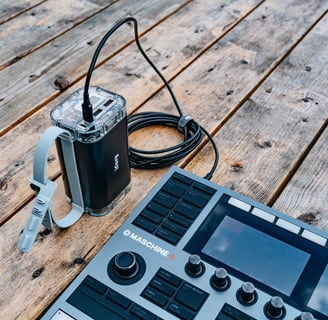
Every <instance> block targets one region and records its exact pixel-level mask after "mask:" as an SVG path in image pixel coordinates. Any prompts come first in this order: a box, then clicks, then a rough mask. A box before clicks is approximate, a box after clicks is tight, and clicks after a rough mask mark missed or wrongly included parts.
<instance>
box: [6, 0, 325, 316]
mask: <svg viewBox="0 0 328 320" xmlns="http://www.w3.org/2000/svg"><path fill="white" fill-rule="evenodd" d="M245 3H246V2H245V1H243V0H231V1H226V2H225V5H224V6H223V7H222V6H221V5H220V6H219V7H220V8H219V7H218V6H217V2H215V1H210V0H206V1H201V0H200V1H192V2H190V3H188V4H187V5H185V6H184V7H183V8H181V9H180V10H178V11H174V14H173V15H171V14H169V13H167V15H169V16H170V17H168V18H165V19H164V18H163V19H162V18H159V17H157V16H156V11H152V12H150V13H148V11H142V12H140V16H142V17H146V18H143V19H145V21H152V23H150V24H149V26H154V24H156V21H157V22H160V23H159V24H158V25H156V26H154V28H152V29H151V30H149V31H148V32H147V33H146V34H145V35H144V36H143V37H142V44H143V45H144V47H145V48H146V49H147V52H148V53H149V54H150V56H151V58H152V59H153V60H154V62H155V63H156V65H158V67H159V68H160V70H162V71H163V72H164V74H165V76H166V77H168V78H169V79H171V84H172V87H173V89H174V91H175V93H176V95H177V97H178V99H179V101H180V104H181V106H182V109H183V110H184V112H185V113H187V114H189V115H191V116H192V117H193V118H194V119H195V120H197V121H198V122H200V123H201V124H202V125H203V126H204V127H206V128H207V129H209V130H210V131H212V132H213V134H215V133H216V134H215V139H216V141H217V143H218V145H219V148H220V151H221V161H220V166H219V169H218V171H217V173H216V174H215V176H214V178H213V181H215V182H218V183H220V184H223V185H226V186H228V187H230V188H232V189H235V190H237V191H240V192H241V193H244V194H247V195H249V196H252V197H253V198H255V199H257V200H259V201H262V202H264V203H267V202H268V201H270V199H271V198H272V197H275V195H276V193H277V190H280V188H281V185H284V184H286V183H287V182H288V180H289V175H290V172H293V170H295V169H296V166H297V165H298V164H299V163H300V159H301V158H303V157H304V153H305V152H309V150H308V149H309V148H308V147H307V146H309V145H310V144H313V140H314V137H315V135H316V133H317V132H318V128H319V127H322V126H323V125H324V123H325V121H326V117H327V108H326V105H327V102H326V93H324V89H325V88H327V83H326V82H327V79H328V78H327V74H326V73H327V68H325V67H322V66H323V65H324V66H325V65H327V63H326V62H327V52H328V51H327V50H326V48H325V44H326V43H327V34H328V33H327V19H326V18H325V19H322V21H321V22H320V23H319V24H318V25H316V26H315V28H313V29H312V27H313V26H314V25H315V24H316V22H317V21H318V20H320V18H321V17H322V15H323V13H325V12H326V11H327V7H328V4H327V2H326V1H323V0H322V1H320V0H319V1H318V0H312V1H303V2H301V1H296V0H295V1H289V2H288V3H282V2H281V1H279V2H278V1H274V0H271V1H269V0H268V1H265V2H264V3H263V4H262V5H260V6H259V7H257V4H258V3H259V2H257V1H251V0H250V1H248V2H247V3H246V4H245ZM118 4H119V2H118ZM205 4H206V5H205ZM131 5H132V2H131ZM255 7H256V10H255V11H254V12H252V13H251V14H250V15H248V13H249V12H250V11H251V10H252V9H253V8H255ZM152 8H154V7H152ZM240 8H242V9H240ZM238 10H239V11H238ZM128 11H129V8H128V7H127V8H126V12H128ZM148 14H149V16H148ZM97 16H98V15H97ZM246 16H247V17H246ZM151 17H153V20H151ZM154 17H155V18H154ZM165 17H166V16H165ZM239 19H240V20H241V21H239ZM191 22H193V23H191ZM80 26H82V24H81V25H80ZM230 28H231V29H230ZM73 30H74V29H72V30H70V31H68V32H67V33H69V32H73ZM259 30H260V32H259ZM309 31H310V32H309ZM90 32H91V31H90ZM307 32H309V34H308V35H307V37H306V38H304V39H303V36H304V35H305V34H306V33H307ZM77 34H78V32H77V33H76V35H77ZM64 36H65V34H63V35H62V37H64ZM80 37H81V35H80ZM67 39H69V38H67ZM93 39H95V38H93ZM163 39H165V40H163ZM58 40H59V39H58ZM56 41H57V40H56ZM70 41H72V40H70ZM300 41H301V42H300ZM66 42H68V40H66ZM299 42H300V43H299ZM303 42H304V44H303ZM295 45H297V47H296V48H295V49H294V50H293V52H292V53H291V54H290V55H289V56H288V57H287V58H286V57H285V56H286V54H287V53H289V51H290V50H291V49H293V48H294V46H295ZM65 46H67V47H65ZM73 47H74V44H73ZM85 47H87V46H85ZM65 48H68V50H72V51H70V52H72V53H73V54H74V57H76V59H81V60H79V63H81V66H82V67H81V70H79V66H78V64H76V65H75V66H72V67H70V66H69V64H68V63H66V64H65V63H64V64H62V65H61V68H62V69H61V70H63V71H65V67H66V68H67V69H69V68H71V69H69V70H70V71H69V73H67V77H72V78H74V79H75V80H74V84H73V85H71V84H72V83H70V87H69V88H68V89H67V90H66V91H63V92H62V91H59V90H58V92H57V93H56V94H53V92H56V91H51V90H50V91H48V92H47V94H46V95H45V96H42V97H40V101H41V103H40V105H41V107H42V108H41V107H40V108H39V109H40V110H38V112H34V113H33V114H32V115H31V116H28V117H27V118H26V119H25V121H23V122H22V123H20V124H19V125H17V126H16V127H15V128H13V129H11V130H9V131H8V132H7V133H6V134H4V135H3V136H2V137H1V138H0V149H1V153H0V157H1V161H0V166H1V167H0V173H1V174H0V177H1V179H2V180H0V186H1V188H0V212H1V219H2V220H1V221H2V223H1V230H0V261H1V265H0V266H1V267H0V292H1V293H2V294H1V296H0V318H9V319H35V318H37V317H39V316H40V315H41V314H42V312H43V310H44V309H45V308H46V307H47V306H48V305H49V303H51V302H52V301H53V300H54V299H56V297H57V296H58V295H59V294H60V293H61V291H62V290H63V289H64V288H65V287H66V286H67V285H68V283H69V282H70V281H71V280H72V279H73V278H74V277H75V276H76V275H77V274H78V273H79V272H80V271H81V270H82V269H83V267H84V266H85V265H86V263H87V262H88V261H90V259H92V257H93V256H94V255H95V254H96V253H97V252H98V251H99V249H100V248H101V247H102V246H103V244H104V243H105V242H106V241H107V240H108V239H109V238H110V236H111V235H112V234H113V233H114V232H115V230H116V229H117V228H118V227H119V226H120V225H121V224H122V222H123V221H124V220H125V219H126V217H127V216H128V215H129V213H130V212H132V211H133V209H134V208H135V207H136V206H137V204H138V203H139V202H140V200H141V199H142V198H143V197H144V196H145V195H146V194H147V192H149V190H150V189H151V188H152V187H153V186H154V185H155V184H156V183H157V182H158V180H159V179H160V178H161V177H162V176H163V174H164V173H165V172H166V169H162V170H156V171H154V170H152V171H138V170H132V188H131V191H130V192H129V194H128V195H127V196H126V197H125V198H124V201H122V202H121V203H120V204H119V205H118V206H117V207H116V208H115V209H114V210H113V211H112V212H111V214H109V215H107V216H105V217H101V218H94V217H90V216H87V215H85V216H83V217H82V219H81V220H79V221H78V222H77V223H76V224H75V225H73V226H72V227H71V228H69V229H65V230H59V229H58V228H55V229H54V231H53V232H51V233H50V234H48V233H47V232H44V230H40V233H39V234H38V236H37V240H36V242H35V244H34V246H33V249H32V253H31V254H28V255H27V254H22V253H21V252H19V251H18V250H17V247H16V246H17V241H18V237H19V234H20V232H21V231H22V229H23V228H24V225H25V223H26V220H27V218H28V216H29V214H30V211H31V206H32V202H30V199H31V198H32V196H33V195H32V192H31V190H30V189H29V187H28V183H27V180H28V178H29V177H30V175H31V169H32V158H33V151H34V148H35V145H36V143H37V140H38V139H39V136H40V134H41V133H42V132H43V131H44V129H45V128H46V127H48V126H49V120H48V119H49V111H50V109H51V108H52V107H53V106H55V105H56V104H58V103H59V102H60V101H62V100H63V99H64V97H66V96H68V95H69V94H70V93H71V92H72V91H74V90H75V89H76V88H77V87H80V86H81V85H82V84H83V80H82V81H78V77H76V76H75V75H74V74H75V72H77V73H78V74H80V75H83V74H84V71H82V69H83V70H84V64H86V61H88V58H82V57H81V56H82V55H80V54H79V53H78V52H76V53H74V52H75V51H74V49H72V48H71V43H66V44H65V43H63V48H62V49H61V54H63V56H65ZM40 50H41V49H40ZM38 51H39V50H38ZM91 51H92V50H90V51H89V52H91ZM48 52H49V51H48ZM33 54H34V53H33ZM106 54H107V56H106V55H104V58H103V59H106V58H110V59H109V60H108V61H106V63H104V64H102V65H101V66H100V67H99V68H97V70H96V71H95V73H94V75H93V81H94V84H97V85H100V86H103V87H105V88H109V89H110V90H113V91H115V92H119V93H121V94H122V95H124V96H125V97H126V99H127V108H128V110H129V112H130V113H131V112H135V111H139V110H140V111H147V110H156V111H165V112H175V110H174V108H173V106H172V102H171V100H170V98H169V96H168V95H167V92H166V90H161V87H162V84H161V82H160V81H159V79H158V78H157V77H156V75H154V72H153V71H152V70H151V69H150V67H149V66H147V64H146V63H144V62H143V61H142V58H140V55H139V53H138V52H137V51H136V48H135V46H134V45H133V44H132V45H131V46H128V47H127V48H126V49H125V50H122V51H120V53H119V55H116V56H113V57H112V56H110V54H108V53H106ZM30 56H32V54H31V55H30ZM39 57H40V56H39ZM66 57H68V56H67V55H66ZM49 59H50V58H49ZM51 59H52V58H51ZM74 59H75V58H74ZM45 60H46V59H45ZM26 61H27V60H26ZM53 61H56V60H53ZM18 63H19V62H17V63H16V65H17V64H18ZM45 63H47V62H45ZM56 63H58V64H60V63H61V62H60V61H57V62H56ZM35 66H36V65H35ZM50 68H52V67H50ZM7 69H8V68H7ZM26 70H27V69H26ZM52 70H54V69H52ZM75 70H79V71H75ZM309 70H310V71H311V72H310V71H309ZM12 72H15V71H14V69H13V71H12ZM29 72H30V71H29ZM16 73H17V70H16ZM72 73H74V74H72ZM28 74H30V73H26V75H28ZM47 77H48V78H47ZM46 79H50V80H51V79H53V78H52V76H50V75H46V76H45V77H44V78H43V79H42V80H43V81H45V80H46ZM35 81H38V79H35ZM75 82H76V83H75ZM39 84H40V85H41V81H40V83H38V85H39ZM36 87H38V86H36ZM32 88H33V87H30V89H29V92H30V93H31V95H34V94H35V93H33V92H32V91H34V90H33V89H32ZM36 90H38V89H36ZM21 92H23V91H21ZM37 92H39V93H40V92H41V91H37ZM41 93H42V92H41ZM27 94H28V92H26V93H24V94H23V96H24V97H25V99H27ZM57 95H58V96H57ZM46 97H48V103H47V104H46V103H45V101H46V100H47V98H46ZM33 99H35V100H33V101H35V102H33V103H36V104H38V103H39V102H38V100H37V99H36V98H35V97H34V98H33ZM22 101H23V100H22ZM21 103H22V102H21ZM27 104H29V106H31V105H32V104H31V102H28V101H27ZM32 108H33V106H32ZM9 110H10V109H9ZM14 112H16V109H15V111H14ZM322 137H324V136H322ZM179 139H181V137H180V136H179V135H177V133H176V131H174V130H173V129H172V130H171V129H167V128H165V129H164V128H162V127H156V128H155V129H154V130H142V131H141V132H137V133H135V134H133V135H132V136H130V137H129V143H130V144H131V145H134V146H138V147H141V148H149V147H153V146H154V147H157V146H159V145H160V146H163V144H166V143H167V144H170V143H174V142H175V141H179ZM319 142H320V141H319ZM320 143H322V142H320ZM319 147H320V144H319V145H318V148H319ZM313 150H315V147H314V148H313ZM323 152H324V151H323ZM310 155H311V152H310V153H309V156H310ZM321 157H322V158H323V157H324V155H323V156H321ZM189 161H191V162H190V163H189V164H188V162H189ZM211 161H212V150H211V148H210V146H208V145H207V146H205V147H204V148H203V149H202V150H201V151H200V152H199V153H198V154H193V156H192V157H190V158H188V159H186V161H183V162H181V163H180V164H179V165H180V166H186V168H187V169H188V170H190V171H193V172H194V173H196V174H199V175H201V176H202V175H204V174H205V173H206V172H207V171H208V169H209V168H210V167H211ZM305 163H306V161H304V164H305ZM8 164H10V166H9V168H7V167H6V166H8ZM58 174H59V171H58V164H57V161H56V155H55V154H52V155H51V156H50V159H49V166H48V175H50V176H51V177H56V176H57V175H58ZM295 177H296V174H295ZM56 181H57V182H58V184H59V188H58V191H57V193H56V196H55V199H54V212H55V213H57V214H62V213H63V212H67V211H68V208H69V206H68V204H67V203H66V200H65V197H64V191H63V186H62V182H61V178H58V179H56ZM291 181H292V180H291ZM282 195H283V194H282ZM298 199H299V200H301V199H302V200H307V198H306V197H301V198H298ZM313 201H315V199H314V200H313ZM277 204H278V202H277ZM301 205H302V204H299V206H301ZM18 208H20V209H18ZM305 208H306V206H305ZM282 209H283V206H282ZM27 297H28V298H27Z"/></svg>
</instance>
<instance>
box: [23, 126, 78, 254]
mask: <svg viewBox="0 0 328 320" xmlns="http://www.w3.org/2000/svg"><path fill="white" fill-rule="evenodd" d="M59 136H62V139H61V143H62V147H63V150H64V153H65V157H64V161H65V165H66V164H67V168H69V170H68V171H67V176H68V180H69V182H70V184H72V209H71V211H70V212H69V213H68V214H67V215H66V216H65V217H64V218H62V219H59V220H58V219H56V218H55V216H54V214H53V212H52V206H53V205H52V201H51V199H52V197H53V195H54V193H55V191H56V188H57V184H56V183H55V182H53V181H51V180H49V179H47V178H46V166H47V159H48V154H49V151H50V148H51V145H52V144H53V142H54V141H55V140H56V138H57V137H59ZM30 183H31V188H32V189H33V190H34V191H35V192H36V199H35V201H34V205H33V208H32V212H31V214H30V216H29V218H28V221H27V224H26V226H25V229H24V231H23V233H22V235H21V237H20V239H19V242H18V248H19V249H20V250H21V251H24V252H27V253H28V252H30V250H31V248H32V246H33V243H34V241H35V239H36V236H37V234H38V230H39V228H40V226H41V224H42V225H43V226H45V227H46V228H47V229H49V230H52V229H53V226H54V224H56V225H57V226H58V227H60V228H67V227H70V226H71V225H72V224H74V223H75V222H76V221H77V220H79V219H80V217H81V216H82V214H83V212H84V202H83V196H82V191H81V186H80V180H79V175H78V171H77V166H76V160H75V153H74V146H73V140H72V137H71V134H70V132H69V131H67V130H64V129H61V128H59V127H55V126H53V127H50V128H48V129H47V130H46V131H45V132H44V133H43V134H42V136H41V138H40V140H39V142H38V145H37V147H36V150H35V155H34V162H33V177H32V178H31V179H30Z"/></svg>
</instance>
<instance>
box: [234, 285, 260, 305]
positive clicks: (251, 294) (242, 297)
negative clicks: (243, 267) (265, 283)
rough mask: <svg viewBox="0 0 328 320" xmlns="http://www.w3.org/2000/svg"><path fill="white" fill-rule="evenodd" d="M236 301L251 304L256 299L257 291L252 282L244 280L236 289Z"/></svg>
mask: <svg viewBox="0 0 328 320" xmlns="http://www.w3.org/2000/svg"><path fill="white" fill-rule="evenodd" d="M237 299H238V301H239V302H240V303H241V304H243V305H245V306H251V305H253V304H254V303H256V301H257V292H256V290H255V286H254V285H253V283H252V282H244V283H243V284H242V285H241V287H240V288H239V289H238V291H237Z"/></svg>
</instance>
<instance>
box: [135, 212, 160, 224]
mask: <svg viewBox="0 0 328 320" xmlns="http://www.w3.org/2000/svg"><path fill="white" fill-rule="evenodd" d="M140 215H141V216H142V217H144V218H146V219H148V220H149V221H151V222H153V223H155V224H160V223H161V222H162V218H161V216H160V215H158V214H156V213H155V212H154V211H150V210H147V209H144V210H143V211H141V213H140Z"/></svg>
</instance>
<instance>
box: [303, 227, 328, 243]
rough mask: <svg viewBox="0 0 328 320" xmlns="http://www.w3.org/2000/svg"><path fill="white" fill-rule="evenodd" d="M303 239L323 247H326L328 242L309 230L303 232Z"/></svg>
mask: <svg viewBox="0 0 328 320" xmlns="http://www.w3.org/2000/svg"><path fill="white" fill-rule="evenodd" d="M302 237H303V238H305V239H308V240H311V241H312V242H315V243H317V244H320V245H321V246H325V245H326V242H327V239H326V238H324V237H322V236H319V235H318V234H315V233H313V232H311V231H308V230H304V231H303V232H302Z"/></svg>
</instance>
